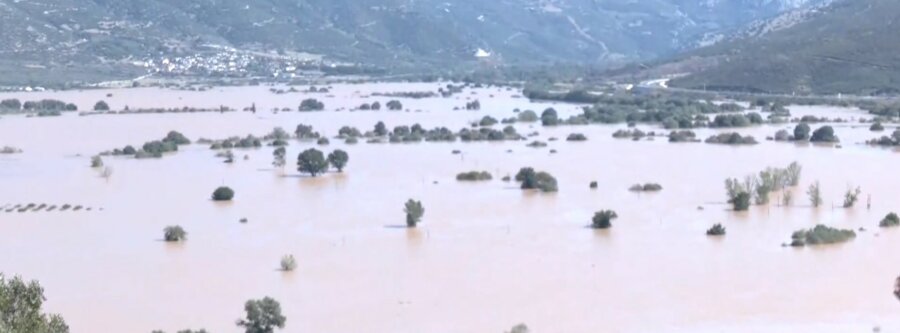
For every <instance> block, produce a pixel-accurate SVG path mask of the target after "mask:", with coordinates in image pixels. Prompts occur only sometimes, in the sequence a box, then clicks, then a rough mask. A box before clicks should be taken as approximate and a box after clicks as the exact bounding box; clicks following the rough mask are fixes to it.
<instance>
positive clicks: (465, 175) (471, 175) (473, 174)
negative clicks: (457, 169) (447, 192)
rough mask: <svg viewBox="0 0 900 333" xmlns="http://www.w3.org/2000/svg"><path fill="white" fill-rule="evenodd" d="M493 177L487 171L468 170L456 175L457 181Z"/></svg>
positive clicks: (485, 179)
mask: <svg viewBox="0 0 900 333" xmlns="http://www.w3.org/2000/svg"><path fill="white" fill-rule="evenodd" d="M491 179H494V177H493V176H491V173H490V172H487V171H469V172H462V173H459V174H457V175H456V180H458V181H487V180H491Z"/></svg>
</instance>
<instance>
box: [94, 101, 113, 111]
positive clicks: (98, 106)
mask: <svg viewBox="0 0 900 333" xmlns="http://www.w3.org/2000/svg"><path fill="white" fill-rule="evenodd" d="M94 111H109V104H106V102H105V101H98V102H97V103H95V104H94Z"/></svg>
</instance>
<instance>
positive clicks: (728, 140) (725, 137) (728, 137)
mask: <svg viewBox="0 0 900 333" xmlns="http://www.w3.org/2000/svg"><path fill="white" fill-rule="evenodd" d="M706 143H715V144H724V145H755V144H757V142H756V139H754V138H753V137H752V136H749V135H748V136H741V134H740V133H737V132H735V133H721V134H717V135H714V136H711V137H709V138H707V139H706Z"/></svg>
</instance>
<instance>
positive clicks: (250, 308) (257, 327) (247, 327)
mask: <svg viewBox="0 0 900 333" xmlns="http://www.w3.org/2000/svg"><path fill="white" fill-rule="evenodd" d="M244 311H246V312H247V317H246V318H244V319H239V320H238V321H237V325H238V326H239V327H243V328H244V332H245V333H273V332H275V329H276V328H284V324H285V322H286V321H287V318H286V317H285V316H284V315H282V314H281V304H279V303H278V301H276V300H274V299H272V298H271V297H265V298H263V299H260V300H249V301H247V303H245V304H244Z"/></svg>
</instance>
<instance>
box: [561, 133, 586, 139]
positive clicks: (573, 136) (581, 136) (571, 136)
mask: <svg viewBox="0 0 900 333" xmlns="http://www.w3.org/2000/svg"><path fill="white" fill-rule="evenodd" d="M566 141H587V137H586V136H584V134H581V133H572V134H569V136H568V137H566Z"/></svg>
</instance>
